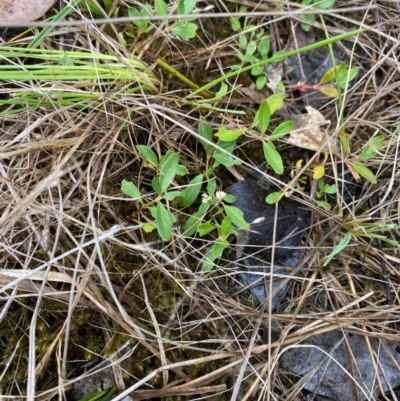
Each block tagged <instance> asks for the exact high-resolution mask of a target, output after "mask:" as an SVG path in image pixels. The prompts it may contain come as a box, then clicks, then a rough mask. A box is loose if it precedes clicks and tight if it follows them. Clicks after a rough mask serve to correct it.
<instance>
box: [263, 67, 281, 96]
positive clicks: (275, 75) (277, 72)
mask: <svg viewBox="0 0 400 401" xmlns="http://www.w3.org/2000/svg"><path fill="white" fill-rule="evenodd" d="M265 75H266V76H267V77H268V83H267V86H268V88H270V89H271V90H272V92H274V93H281V91H280V90H279V89H278V88H277V85H278V83H279V82H280V81H281V80H282V75H283V69H282V63H271V64H269V65H268V67H267V69H266V70H265Z"/></svg>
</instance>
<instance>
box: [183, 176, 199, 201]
mask: <svg viewBox="0 0 400 401" xmlns="http://www.w3.org/2000/svg"><path fill="white" fill-rule="evenodd" d="M202 184H203V174H199V175H197V176H196V177H194V178H193V179H192V180H190V181H189V185H188V186H187V187H186V188H185V189H184V191H183V192H182V195H181V196H180V199H179V206H180V207H186V206H190V205H191V204H192V203H194V202H195V200H196V199H197V197H198V196H199V193H200V190H201V186H202Z"/></svg>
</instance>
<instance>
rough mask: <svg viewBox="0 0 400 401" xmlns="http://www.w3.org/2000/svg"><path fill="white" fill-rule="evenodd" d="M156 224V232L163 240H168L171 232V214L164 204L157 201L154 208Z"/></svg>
mask: <svg viewBox="0 0 400 401" xmlns="http://www.w3.org/2000/svg"><path fill="white" fill-rule="evenodd" d="M156 226H157V232H158V235H159V236H160V238H161V239H162V240H163V241H169V240H170V239H171V234H172V219H171V214H170V213H169V212H168V210H167V209H166V208H165V206H164V205H163V204H162V203H161V202H158V204H157V209H156Z"/></svg>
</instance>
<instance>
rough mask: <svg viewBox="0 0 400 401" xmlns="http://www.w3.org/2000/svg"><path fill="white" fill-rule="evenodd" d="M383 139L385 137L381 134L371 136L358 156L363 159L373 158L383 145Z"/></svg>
mask: <svg viewBox="0 0 400 401" xmlns="http://www.w3.org/2000/svg"><path fill="white" fill-rule="evenodd" d="M384 140H385V137H384V136H383V135H376V136H374V137H373V138H371V139H370V140H369V141H368V143H367V146H366V147H365V148H364V149H363V151H362V152H361V155H360V158H361V159H365V160H368V159H372V158H374V157H375V156H376V153H377V151H379V149H380V148H381V147H382V146H383V142H384Z"/></svg>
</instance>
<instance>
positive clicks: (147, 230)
mask: <svg viewBox="0 0 400 401" xmlns="http://www.w3.org/2000/svg"><path fill="white" fill-rule="evenodd" d="M140 226H141V227H142V230H143V231H144V232H145V233H151V232H153V231H154V230H155V229H156V228H157V226H156V225H155V224H154V223H147V222H146V223H140Z"/></svg>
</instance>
